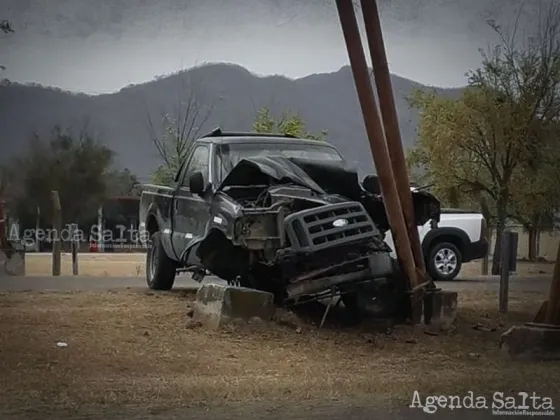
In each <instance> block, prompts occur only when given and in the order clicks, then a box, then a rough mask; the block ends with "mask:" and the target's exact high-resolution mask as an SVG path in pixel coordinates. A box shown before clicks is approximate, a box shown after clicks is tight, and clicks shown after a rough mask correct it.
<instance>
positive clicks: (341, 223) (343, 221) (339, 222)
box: [332, 219, 348, 227]
mask: <svg viewBox="0 0 560 420" xmlns="http://www.w3.org/2000/svg"><path fill="white" fill-rule="evenodd" d="M347 224H348V220H347V219H336V220H335V221H334V222H333V223H332V225H333V226H334V227H344V226H346V225H347Z"/></svg>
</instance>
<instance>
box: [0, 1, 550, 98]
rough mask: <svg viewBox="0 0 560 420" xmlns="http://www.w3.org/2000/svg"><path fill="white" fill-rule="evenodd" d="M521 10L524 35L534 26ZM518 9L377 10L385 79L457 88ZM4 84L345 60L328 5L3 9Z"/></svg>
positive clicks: (441, 5) (56, 4)
mask: <svg viewBox="0 0 560 420" xmlns="http://www.w3.org/2000/svg"><path fill="white" fill-rule="evenodd" d="M538 2H539V0H526V1H525V2H523V3H524V4H525V6H524V9H523V10H524V13H523V15H522V18H521V21H522V25H521V26H522V27H523V28H527V27H531V25H532V22H534V21H535V18H534V16H535V12H534V9H535V7H534V5H535V3H538ZM521 3H522V0H384V1H383V0H381V1H380V7H381V12H382V13H381V14H382V21H383V22H382V25H383V29H384V34H385V38H386V46H387V54H388V58H389V64H390V68H391V71H392V72H393V73H395V74H398V75H400V76H403V77H407V78H410V79H413V80H416V81H419V82H421V83H425V84H431V85H437V86H445V87H449V86H459V85H463V84H465V82H466V79H465V76H464V74H465V72H466V71H467V70H468V69H469V68H475V67H477V66H478V65H479V64H480V54H479V52H478V49H479V48H481V47H482V48H486V47H487V46H488V45H489V44H493V43H494V42H495V41H496V40H495V37H494V35H493V34H492V32H491V31H490V29H489V28H488V26H487V25H486V23H485V21H486V20H487V19H489V18H492V19H495V20H498V21H500V22H503V23H504V24H507V23H508V22H512V21H513V19H514V17H515V15H516V11H517V9H518V8H519V5H520V4H521ZM0 19H9V20H11V21H12V23H13V26H14V28H15V29H16V33H14V34H11V35H9V36H4V35H3V36H1V38H2V39H0V46H1V48H0V63H1V64H4V65H6V66H7V70H6V71H5V72H4V73H3V75H1V77H7V78H9V79H11V80H15V81H21V82H37V83H41V84H47V85H53V86H58V87H61V88H63V89H69V90H75V91H83V92H88V93H101V92H111V91H115V90H118V89H120V88H122V87H123V86H125V85H128V84H131V83H141V82H144V81H147V80H151V79H152V78H153V77H154V76H156V75H162V74H167V73H171V72H175V71H177V70H180V69H185V68H188V67H191V66H193V65H197V64H201V63H204V62H215V61H221V62H232V63H237V64H241V65H243V66H245V67H247V68H248V69H249V70H251V71H253V72H255V73H257V74H283V75H286V76H288V77H301V76H304V75H307V74H310V73H321V72H329V71H336V70H338V69H339V68H340V67H341V66H343V65H345V64H347V61H348V60H347V55H346V51H345V49H344V43H343V38H342V34H341V31H340V27H339V24H338V17H337V15H336V8H335V5H334V2H333V0H0Z"/></svg>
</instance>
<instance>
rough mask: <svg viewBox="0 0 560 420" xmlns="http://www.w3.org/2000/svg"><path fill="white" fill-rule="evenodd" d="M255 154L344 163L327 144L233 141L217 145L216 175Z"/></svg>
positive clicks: (219, 175) (220, 177)
mask: <svg viewBox="0 0 560 420" xmlns="http://www.w3.org/2000/svg"><path fill="white" fill-rule="evenodd" d="M255 156H283V157H286V158H297V159H304V160H320V161H329V162H331V163H337V162H339V163H340V164H341V165H344V159H343V158H342V156H341V155H340V153H338V151H337V150H336V149H334V148H332V147H329V146H327V145H324V146H323V145H320V144H318V145H317V146H315V145H309V144H290V143H278V144H274V143H273V144H271V143H267V144H262V143H233V144H222V145H219V146H218V150H217V159H218V162H217V163H218V165H217V166H218V177H219V179H220V180H223V179H224V178H225V176H226V175H227V174H228V173H229V172H230V171H231V170H232V169H233V167H234V166H235V165H237V163H238V162H239V161H240V160H242V159H246V158H251V157H255Z"/></svg>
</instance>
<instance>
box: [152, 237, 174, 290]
mask: <svg viewBox="0 0 560 420" xmlns="http://www.w3.org/2000/svg"><path fill="white" fill-rule="evenodd" d="M176 273H177V266H176V264H175V262H174V261H173V260H171V259H170V258H169V257H168V256H167V254H166V253H165V250H164V249H163V246H162V243H161V232H155V233H154V234H153V235H152V237H151V238H150V244H149V247H148V252H147V253H146V282H147V283H148V287H149V288H150V289H152V290H171V288H172V287H173V283H174V282H175V275H176Z"/></svg>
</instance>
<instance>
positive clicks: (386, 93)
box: [361, 0, 426, 277]
mask: <svg viewBox="0 0 560 420" xmlns="http://www.w3.org/2000/svg"><path fill="white" fill-rule="evenodd" d="M361 5H362V14H363V18H364V24H365V29H366V35H367V41H368V47H369V52H370V55H371V62H372V65H373V74H374V79H375V85H376V87H377V96H378V98H379V107H380V109H381V118H382V120H383V127H384V130H385V137H386V139H387V148H388V150H389V157H390V159H391V164H392V167H393V176H394V177H395V183H396V186H397V192H398V195H399V200H400V202H401V207H402V213H403V217H404V221H405V223H406V229H407V234H408V238H409V241H410V247H411V249H412V254H413V256H414V263H415V264H416V267H417V268H418V270H419V271H420V275H421V276H422V277H425V275H426V265H425V263H424V256H423V255H422V247H421V245H420V235H419V234H418V227H417V226H416V220H415V218H414V206H413V203H412V193H411V191H410V181H409V178H408V171H407V166H406V158H405V155H404V149H403V145H402V141H401V133H400V130H399V121H398V117H397V109H396V107H395V98H394V96H393V86H392V82H391V74H390V73H389V66H388V64H387V54H386V52H385V42H384V41H383V33H382V31H381V21H380V19H379V10H378V7H377V1H376V0H361Z"/></svg>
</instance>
